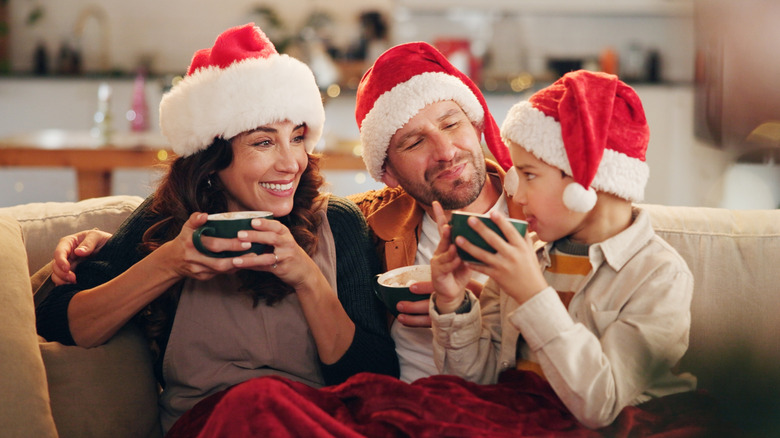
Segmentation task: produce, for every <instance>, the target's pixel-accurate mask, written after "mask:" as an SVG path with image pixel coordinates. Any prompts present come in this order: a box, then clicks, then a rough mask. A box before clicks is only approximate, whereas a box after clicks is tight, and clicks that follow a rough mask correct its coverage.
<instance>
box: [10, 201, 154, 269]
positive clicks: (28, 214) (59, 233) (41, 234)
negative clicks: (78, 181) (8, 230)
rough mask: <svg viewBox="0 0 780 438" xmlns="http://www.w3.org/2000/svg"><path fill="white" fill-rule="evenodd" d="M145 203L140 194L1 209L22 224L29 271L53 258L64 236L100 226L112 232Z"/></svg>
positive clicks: (38, 203)
mask: <svg viewBox="0 0 780 438" xmlns="http://www.w3.org/2000/svg"><path fill="white" fill-rule="evenodd" d="M141 202H143V198H141V197H139V196H125V195H122V196H106V197H102V198H92V199H85V200H83V201H79V202H36V203H30V204H23V205H16V206H13V207H5V208H0V215H5V216H11V217H13V218H15V219H16V220H17V221H18V222H19V223H20V224H21V226H22V232H23V236H24V244H25V247H26V248H27V260H28V268H29V271H30V274H33V273H35V272H36V271H38V270H39V269H40V268H41V267H43V266H44V265H45V264H46V263H48V262H49V261H50V260H51V257H52V253H53V252H54V248H55V247H56V246H57V242H59V240H60V238H61V237H64V236H67V235H68V234H72V233H75V232H77V231H82V230H88V229H92V228H99V229H101V230H103V231H108V232H110V233H113V232H114V231H116V229H117V228H119V225H121V224H122V222H123V221H124V220H125V219H126V218H127V216H129V215H130V213H132V212H133V210H135V209H136V207H138V205H140V204H141Z"/></svg>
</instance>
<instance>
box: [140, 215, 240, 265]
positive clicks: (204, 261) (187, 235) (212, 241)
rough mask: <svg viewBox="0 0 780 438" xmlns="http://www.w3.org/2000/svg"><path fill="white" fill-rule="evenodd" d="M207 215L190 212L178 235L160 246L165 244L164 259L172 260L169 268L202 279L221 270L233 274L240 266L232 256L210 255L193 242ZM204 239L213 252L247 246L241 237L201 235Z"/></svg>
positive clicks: (237, 249)
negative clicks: (234, 262) (193, 237)
mask: <svg viewBox="0 0 780 438" xmlns="http://www.w3.org/2000/svg"><path fill="white" fill-rule="evenodd" d="M207 219H208V215H207V214H206V213H193V214H191V215H190V217H189V219H187V222H185V223H184V226H183V227H182V229H181V231H180V232H179V235H178V236H176V238H175V239H173V240H171V241H169V242H166V243H165V244H164V245H163V246H162V247H161V248H160V249H163V248H165V251H166V257H165V258H164V259H163V260H162V261H163V262H168V263H170V269H172V270H173V271H174V272H175V275H177V276H178V277H188V278H194V279H196V280H201V281H203V280H210V279H211V278H213V277H214V276H216V275H218V274H230V273H233V272H236V271H237V270H238V268H237V267H236V266H234V265H233V261H232V259H231V258H218V257H210V256H207V255H205V254H203V253H201V252H200V251H198V249H197V248H195V244H194V243H193V242H192V234H193V233H194V232H195V230H196V229H198V227H200V226H201V225H203V224H205V223H206V220H207ZM201 242H202V243H203V246H205V247H206V248H207V249H208V250H210V251H212V252H222V251H239V250H241V249H245V248H244V244H243V243H242V242H241V241H240V240H239V239H222V238H218V237H208V236H202V237H201ZM158 251H159V250H158ZM155 252H157V251H155Z"/></svg>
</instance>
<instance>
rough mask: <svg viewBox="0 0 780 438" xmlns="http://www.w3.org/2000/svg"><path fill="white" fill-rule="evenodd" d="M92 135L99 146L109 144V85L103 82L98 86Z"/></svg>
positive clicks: (110, 127)
mask: <svg viewBox="0 0 780 438" xmlns="http://www.w3.org/2000/svg"><path fill="white" fill-rule="evenodd" d="M94 121H95V125H94V126H93V127H92V136H93V137H95V138H97V139H98V140H99V144H100V146H106V145H109V144H111V136H112V134H113V127H112V126H111V123H112V117H111V86H110V85H108V83H106V82H103V83H101V84H100V86H99V87H98V109H97V112H95V117H94Z"/></svg>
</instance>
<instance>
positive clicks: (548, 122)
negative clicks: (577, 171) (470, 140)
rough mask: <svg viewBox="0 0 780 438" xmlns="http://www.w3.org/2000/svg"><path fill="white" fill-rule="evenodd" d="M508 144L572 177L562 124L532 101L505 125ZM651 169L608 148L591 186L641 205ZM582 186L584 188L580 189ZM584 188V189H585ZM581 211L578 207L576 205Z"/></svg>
mask: <svg viewBox="0 0 780 438" xmlns="http://www.w3.org/2000/svg"><path fill="white" fill-rule="evenodd" d="M501 138H502V139H503V140H504V143H506V144H507V145H509V142H512V143H515V144H517V145H518V146H520V147H522V148H523V149H525V150H527V151H529V152H530V153H532V154H533V155H534V156H535V157H536V158H538V159H540V160H542V161H544V162H545V163H547V164H549V165H551V166H554V167H557V168H558V169H561V170H562V171H563V172H564V173H566V174H567V175H569V176H572V170H571V165H570V164H569V159H568V157H567V154H566V148H565V147H564V144H563V137H562V135H561V125H560V123H558V121H556V120H555V119H554V118H553V117H549V116H547V115H546V114H544V113H543V112H541V111H539V110H538V109H536V108H534V106H533V105H532V104H531V103H530V102H528V101H523V102H520V103H517V104H515V105H514V106H513V107H512V108H511V109H510V110H509V113H508V114H507V117H506V119H504V123H503V124H502V125H501ZM649 176H650V169H649V167H648V166H647V163H645V162H644V161H642V160H638V159H636V158H632V157H629V156H628V155H626V154H623V153H621V152H617V151H615V150H613V149H610V148H607V149H605V150H604V155H603V157H602V158H601V162H600V163H599V166H598V170H597V172H596V176H595V177H594V179H593V182H592V183H591V187H593V188H595V189H596V190H600V191H603V192H607V193H611V194H613V195H615V196H618V197H619V198H622V199H626V200H629V201H632V202H639V201H641V200H642V199H643V198H644V190H645V185H646V184H647V180H648V178H649ZM580 187H581V186H580ZM583 189H584V188H583ZM572 207H575V208H574V209H575V210H577V208H578V207H577V206H575V205H572Z"/></svg>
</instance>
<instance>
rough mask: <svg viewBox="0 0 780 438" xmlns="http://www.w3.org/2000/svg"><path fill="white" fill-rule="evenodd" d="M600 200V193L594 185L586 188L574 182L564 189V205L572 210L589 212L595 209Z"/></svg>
mask: <svg viewBox="0 0 780 438" xmlns="http://www.w3.org/2000/svg"><path fill="white" fill-rule="evenodd" d="M597 200H598V195H597V194H596V191H595V190H593V187H590V188H587V189H586V188H585V187H583V186H582V185H581V184H579V183H576V182H573V183H570V184H569V185H567V186H566V188H565V189H563V205H565V206H566V208H568V209H569V210H571V211H577V212H580V213H587V212H589V211H591V210H592V209H593V206H594V205H596V201H597Z"/></svg>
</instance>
